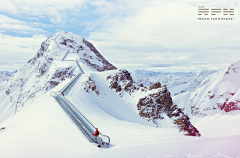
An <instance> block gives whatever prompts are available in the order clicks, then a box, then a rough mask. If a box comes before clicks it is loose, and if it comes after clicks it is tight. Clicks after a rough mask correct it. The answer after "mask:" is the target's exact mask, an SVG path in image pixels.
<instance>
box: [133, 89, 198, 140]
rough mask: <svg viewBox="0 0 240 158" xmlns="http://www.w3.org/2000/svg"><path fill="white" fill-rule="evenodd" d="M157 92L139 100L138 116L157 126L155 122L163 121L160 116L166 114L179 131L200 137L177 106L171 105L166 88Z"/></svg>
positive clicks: (169, 95)
mask: <svg viewBox="0 0 240 158" xmlns="http://www.w3.org/2000/svg"><path fill="white" fill-rule="evenodd" d="M159 90H160V91H158V92H157V93H153V94H149V95H148V96H146V97H144V98H141V99H139V102H138V104H137V108H138V110H139V115H140V116H141V117H143V118H146V119H148V121H152V122H153V123H155V124H156V125H157V123H156V120H158V119H160V120H161V119H164V117H163V116H162V115H163V114H167V116H168V117H170V118H171V119H172V120H173V121H174V124H176V125H177V126H178V128H179V130H180V131H183V132H184V133H185V134H186V135H190V136H201V135H200V133H199V131H198V130H197V129H196V128H195V127H194V126H193V125H192V124H191V122H190V121H189V117H188V116H187V115H185V114H184V113H183V111H182V109H181V108H178V107H177V105H173V102H172V98H171V94H170V92H169V91H168V90H167V88H166V87H163V88H162V89H159Z"/></svg>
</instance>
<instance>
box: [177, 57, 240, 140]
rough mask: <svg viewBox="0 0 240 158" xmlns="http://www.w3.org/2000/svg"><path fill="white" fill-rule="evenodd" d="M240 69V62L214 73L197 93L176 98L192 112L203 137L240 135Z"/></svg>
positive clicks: (187, 93) (184, 94)
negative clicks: (239, 123)
mask: <svg viewBox="0 0 240 158" xmlns="http://www.w3.org/2000/svg"><path fill="white" fill-rule="evenodd" d="M239 69H240V61H238V62H236V63H233V64H231V65H230V66H229V67H228V68H226V69H225V70H222V71H221V72H219V73H218V74H215V75H214V76H212V78H211V79H210V80H209V81H208V82H207V83H206V84H205V85H203V86H202V87H200V88H198V89H197V90H195V91H194V92H186V93H183V94H180V95H178V96H175V97H173V101H174V102H175V103H176V104H177V105H178V106H180V107H181V108H184V112H186V113H188V115H189V116H190V118H191V121H192V123H193V125H194V126H196V127H197V128H198V129H199V130H200V131H201V134H202V136H211V137H217V136H230V135H239V134H240V128H239V126H238V122H239V121H240V111H239V110H240V105H239V98H240V96H239V94H240V92H239V90H240V83H239V82H238V78H239V77H240V71H239ZM203 82H204V81H203ZM213 127H214V128H213ZM210 131H211V132H210ZM214 131H215V133H214Z"/></svg>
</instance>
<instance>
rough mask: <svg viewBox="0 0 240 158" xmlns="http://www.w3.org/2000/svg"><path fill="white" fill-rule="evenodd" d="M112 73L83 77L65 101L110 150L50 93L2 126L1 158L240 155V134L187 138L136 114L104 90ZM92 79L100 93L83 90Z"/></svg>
mask: <svg viewBox="0 0 240 158" xmlns="http://www.w3.org/2000/svg"><path fill="white" fill-rule="evenodd" d="M108 73H110V72H104V73H103V72H101V73H96V72H90V73H89V74H85V76H82V77H81V78H80V79H79V81H78V82H77V83H76V85H75V87H73V88H72V89H71V90H70V92H69V93H68V94H67V96H66V97H67V98H68V99H69V100H71V101H73V103H74V104H75V105H76V106H77V107H78V109H79V110H80V111H81V112H82V113H83V114H84V115H85V116H86V117H87V118H88V119H89V120H90V121H91V122H92V123H93V124H94V125H95V126H96V127H98V128H99V130H100V131H101V132H103V133H106V134H107V135H108V136H109V137H110V138H111V145H110V147H109V148H97V147H96V145H95V144H92V143H89V141H88V140H87V139H86V137H85V136H84V135H83V134H82V133H81V131H79V129H78V128H77V126H75V124H74V123H73V122H72V120H71V119H70V118H69V117H68V115H67V114H66V113H65V112H64V110H63V109H62V108H61V107H60V105H58V104H57V102H56V101H55V100H54V99H53V98H52V97H50V92H47V93H45V94H44V95H42V96H40V97H39V98H38V99H36V100H34V102H33V103H32V104H31V105H29V106H26V107H24V108H23V109H22V110H21V111H20V112H18V113H17V114H16V115H14V116H12V117H10V118H9V119H7V120H6V121H4V122H2V123H1V124H0V128H1V127H5V129H4V130H1V132H0V142H1V143H0V153H1V157H5V158H8V157H18V158H26V157H36V158H38V157H39V158H40V157H53V158H54V157H58V158H59V157H63V158H64V157H68V158H73V157H84V158H88V157H105V158H112V157H116V158H118V157H119V158H120V157H126V158H128V157H139V158H144V157H179V158H185V157H189V158H193V157H198V158H199V157H200V158H201V157H209V158H213V157H215V158H216V157H219V158H220V157H221V158H222V157H240V152H239V149H238V145H240V142H239V138H240V137H239V135H228V136H226V135H218V137H212V136H211V134H212V135H213V134H214V133H216V132H215V131H213V129H214V127H212V129H206V130H208V132H209V135H208V137H186V136H184V135H182V134H181V133H179V131H178V129H176V128H171V127H162V128H155V127H154V126H152V125H151V124H149V123H148V122H147V121H146V120H145V119H143V118H140V117H139V116H138V114H137V113H136V109H135V108H136V107H133V106H132V104H131V102H129V103H128V100H125V99H123V98H122V97H120V96H119V95H117V94H116V93H112V90H111V89H109V88H107V87H106V85H107V82H106V81H105V80H103V79H104V78H105V77H106V76H107V75H108ZM111 73H112V72H111ZM89 75H90V76H92V77H94V78H95V79H98V81H99V83H102V84H100V85H101V87H100V86H99V85H98V86H97V88H98V90H99V95H97V94H96V93H95V92H94V91H89V93H87V92H85V90H84V86H85V84H84V81H86V78H88V76H89ZM104 83H105V85H104ZM58 89H59V86H57V87H55V88H54V89H52V90H53V91H57V90H58ZM126 96H127V95H126ZM133 102H134V101H133ZM128 105H129V106H128ZM134 109H135V110H134ZM232 144H234V145H233V146H232ZM13 151H14V152H13Z"/></svg>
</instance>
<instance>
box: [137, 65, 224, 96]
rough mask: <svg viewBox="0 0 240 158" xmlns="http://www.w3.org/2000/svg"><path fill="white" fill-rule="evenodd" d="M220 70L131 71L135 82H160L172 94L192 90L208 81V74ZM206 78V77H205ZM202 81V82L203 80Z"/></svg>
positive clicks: (144, 84)
mask: <svg viewBox="0 0 240 158" xmlns="http://www.w3.org/2000/svg"><path fill="white" fill-rule="evenodd" d="M219 71H220V70H199V71H192V72H156V71H146V70H136V71H135V72H133V73H132V76H133V79H134V80H135V81H136V82H137V84H139V85H140V84H142V85H143V86H151V85H152V84H154V83H157V82H160V83H161V84H162V85H166V86H167V87H168V89H169V91H170V92H171V94H172V95H173V96H176V95H179V94H181V93H184V92H188V91H194V90H196V89H197V88H199V87H201V86H203V85H204V84H206V83H207V82H208V81H209V78H210V76H212V75H213V74H216V73H218V72H219ZM206 78H208V79H206ZM203 81H204V82H203Z"/></svg>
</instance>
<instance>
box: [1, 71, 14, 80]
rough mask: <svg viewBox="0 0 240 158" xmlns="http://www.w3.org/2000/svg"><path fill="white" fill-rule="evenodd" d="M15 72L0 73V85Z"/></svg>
mask: <svg viewBox="0 0 240 158" xmlns="http://www.w3.org/2000/svg"><path fill="white" fill-rule="evenodd" d="M14 73H16V71H12V72H9V71H0V83H1V82H3V81H6V80H7V79H9V78H10V77H11V76H12V75H13V74H14Z"/></svg>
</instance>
